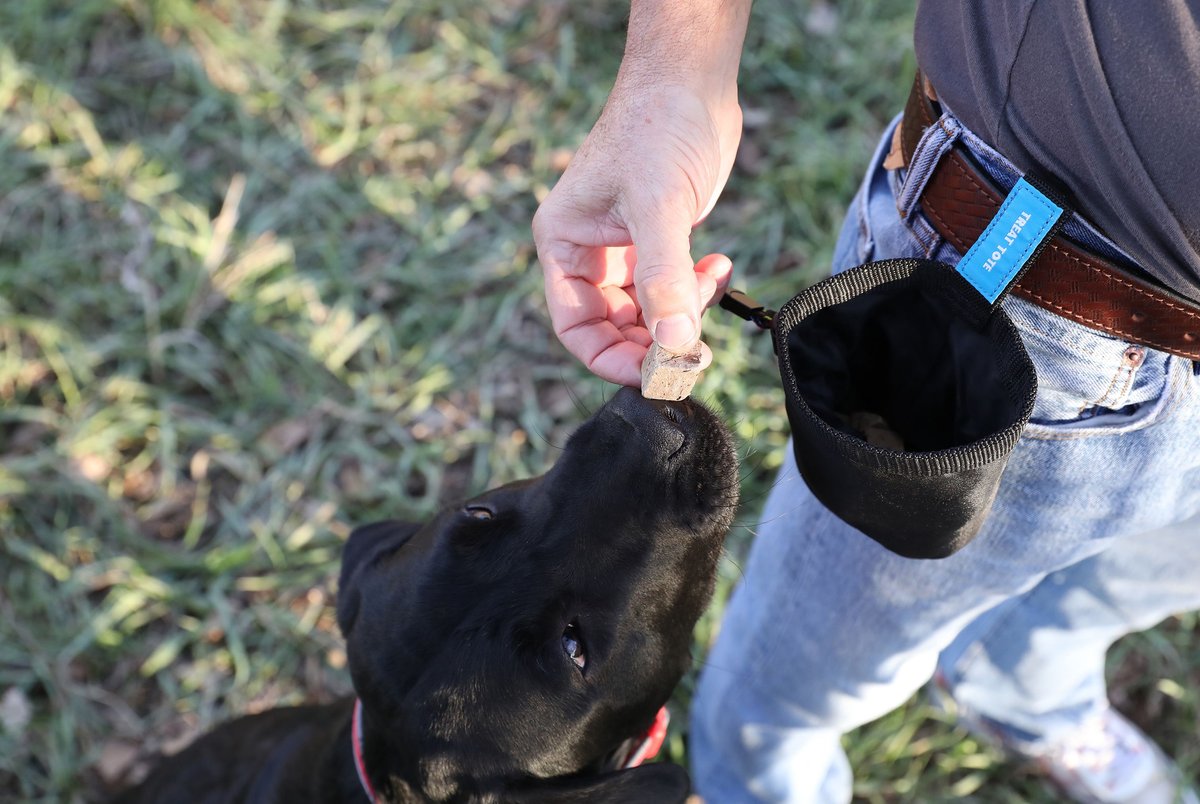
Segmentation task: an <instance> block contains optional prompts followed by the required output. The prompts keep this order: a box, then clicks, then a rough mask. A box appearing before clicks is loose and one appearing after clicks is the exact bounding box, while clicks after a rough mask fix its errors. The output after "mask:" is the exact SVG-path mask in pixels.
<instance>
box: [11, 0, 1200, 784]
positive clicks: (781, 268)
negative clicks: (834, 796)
mask: <svg viewBox="0 0 1200 804" xmlns="http://www.w3.org/2000/svg"><path fill="white" fill-rule="evenodd" d="M624 13H625V9H624V5H623V4H622V3H601V4H580V3H575V4H568V3H564V2H561V0H555V1H553V2H542V3H534V2H529V0H503V1H502V2H495V3H477V2H465V1H464V0H439V2H433V0H404V1H403V2H396V3H385V2H377V1H375V0H363V2H358V3H354V4H344V3H337V2H332V1H330V0H323V1H322V2H318V1H317V0H246V1H244V2H234V0H206V1H205V2H190V0H158V1H157V2H135V1H134V0H23V2H19V3H16V2H10V3H3V4H0V528H2V529H3V539H2V541H0V696H4V697H3V698H2V699H0V713H3V718H2V719H3V721H4V723H5V724H7V725H4V726H0V799H4V800H14V801H92V800H98V799H100V798H102V797H103V796H104V794H105V793H106V792H107V791H108V790H109V789H110V786H111V785H112V784H114V783H115V782H117V781H119V780H118V779H116V778H114V777H115V776H119V775H120V774H121V773H136V772H138V770H139V769H142V768H144V760H145V759H146V758H148V757H151V756H152V755H153V754H154V753H155V752H156V751H158V750H160V749H164V748H165V749H171V748H173V747H178V746H179V745H180V744H182V743H183V742H184V741H185V740H187V739H189V738H190V737H192V736H194V735H195V734H196V733H197V732H198V731H200V730H203V729H205V728H207V727H208V726H210V725H211V724H213V723H215V722H217V721H219V720H221V719H223V718H225V717H228V716H230V715H233V714H237V713H243V712H247V711H255V710H258V709H262V708H265V707H269V706H274V705H277V704H285V703H295V702H299V701H302V700H322V699H328V698H330V697H332V696H335V695H338V694H342V693H345V692H346V691H347V690H348V689H349V685H348V680H347V676H346V672H345V656H344V654H343V653H342V648H341V642H340V639H339V637H338V635H337V633H336V629H335V627H334V624H333V618H332V609H331V604H332V600H333V595H334V591H335V589H334V579H335V577H336V571H337V560H338V554H339V549H340V545H341V543H342V541H343V540H344V538H345V536H346V535H347V533H348V532H349V530H350V529H351V528H352V527H353V525H354V524H356V523H362V522H367V521H370V520H372V519H375V518H380V517H384V516H394V517H423V516H427V515H428V514H430V513H431V512H432V511H434V510H435V509H436V508H437V507H438V506H439V505H440V504H441V503H444V502H446V501H448V500H452V499H454V498H456V497H459V496H461V495H463V494H466V493H469V492H472V491H476V490H479V489H482V488H484V487H487V486H490V485H494V484H497V483H501V482H504V481H507V480H511V479H514V478H518V477H523V476H527V475H529V474H532V473H536V472H539V471H541V470H542V469H544V468H545V467H546V466H548V465H549V464H550V463H551V462H552V461H553V459H554V456H555V454H556V445H560V444H562V443H563V441H564V440H565V439H566V437H567V435H568V434H569V433H570V431H571V429H572V428H573V427H574V426H575V425H577V424H578V423H579V422H580V421H581V420H582V418H583V416H584V411H586V410H587V409H589V408H594V407H595V406H596V405H597V404H598V403H599V402H601V401H602V400H603V398H604V396H605V394H606V393H608V392H609V389H608V388H606V387H605V386H604V385H603V384H602V383H600V382H599V381H597V380H595V379H593V378H590V377H589V376H587V375H586V374H585V373H584V371H583V370H582V369H581V368H580V367H579V366H578V365H576V364H575V363H574V362H573V361H572V360H570V359H568V357H567V356H566V354H565V353H564V351H563V350H562V349H561V347H559V345H558V343H557V341H556V340H555V338H554V336H553V333H552V332H551V330H550V329H549V326H548V323H547V316H546V313H545V309H544V306H543V302H542V296H541V279H540V272H539V270H538V268H537V265H536V260H535V256H534V251H533V247H532V242H531V238H530V234H529V221H530V219H531V217H532V215H533V211H534V209H535V208H536V204H537V200H538V199H539V198H540V197H542V196H543V195H544V194H545V192H546V191H547V190H548V188H549V187H550V186H552V184H553V182H554V181H555V179H556V176H557V175H558V173H559V172H560V171H561V169H562V167H563V166H564V164H565V162H566V160H567V159H568V158H569V155H570V153H571V150H572V149H573V148H574V147H575V146H577V145H578V143H579V142H580V141H581V139H582V137H583V135H584V134H585V133H586V130H587V128H588V126H589V125H590V123H591V122H592V121H593V120H594V119H595V117H596V115H597V114H598V112H599V109H600V106H601V104H602V103H603V100H604V97H605V95H606V93H607V90H608V88H609V86H610V84H611V81H612V77H613V75H614V74H615V70H616V65H617V63H618V60H619V56H620V49H621V42H622V40H623V17H624ZM911 13H912V11H911V8H910V4H909V3H908V2H906V0H854V2H849V3H847V4H845V5H844V6H839V11H838V13H837V14H836V15H835V16H834V17H833V20H834V21H835V23H836V24H835V26H834V28H833V30H829V28H828V26H827V25H824V24H822V23H823V22H828V20H829V17H828V15H827V14H826V15H825V17H822V16H821V14H820V13H819V12H818V13H816V14H815V15H814V14H813V12H812V11H811V9H810V8H809V7H808V6H807V5H806V4H804V3H791V2H785V0H760V2H759V3H758V4H757V5H756V10H755V17H754V21H753V23H752V29H751V32H750V35H749V42H748V47H747V51H746V56H745V59H744V67H743V77H744V81H743V86H744V94H743V103H744V105H745V107H746V109H747V112H748V114H747V124H748V131H747V137H746V148H745V149H744V151H743V153H742V155H741V157H740V158H739V169H738V170H737V171H736V173H735V176H734V178H733V180H732V181H731V183H730V187H729V189H728V191H727V193H726V197H725V199H724V201H723V203H722V204H721V205H720V206H719V207H718V209H717V211H716V212H715V213H714V214H713V215H712V216H711V218H710V220H709V221H708V222H707V223H706V225H705V227H704V229H703V231H702V232H701V233H700V234H699V235H698V238H697V239H698V241H699V242H698V243H697V248H698V250H699V249H705V250H708V249H713V248H719V249H722V250H724V251H726V252H727V253H729V254H730V255H731V256H732V257H733V258H734V262H735V266H736V270H737V273H738V280H737V281H738V284H739V285H741V286H743V287H746V288H748V289H750V290H752V291H753V292H754V293H755V294H756V295H757V296H759V297H760V298H762V299H763V300H765V301H770V302H773V303H776V304H778V303H781V302H782V301H784V300H785V299H786V298H787V297H788V296H789V295H790V294H791V293H792V292H794V291H795V290H796V289H797V288H799V287H801V286H803V285H805V284H808V283H810V282H812V281H814V280H816V279H817V278H819V277H820V276H821V275H822V274H823V273H824V272H825V271H826V270H827V263H828V259H829V255H830V252H831V249H832V244H833V239H834V236H835V233H836V229H837V226H838V223H839V222H840V219H841V216H842V211H843V209H844V207H845V204H846V202H847V201H848V199H849V197H850V195H851V194H852V193H853V190H854V187H855V185H856V183H857V181H858V178H859V175H860V173H861V170H862V168H863V166H864V163H865V161H866V159H867V156H868V155H869V153H870V150H871V148H872V146H873V143H874V139H875V137H876V136H877V134H878V132H879V130H880V129H881V127H882V126H883V124H884V123H885V121H886V120H887V119H888V118H889V117H890V116H891V114H892V113H893V112H894V111H895V110H896V108H897V107H898V105H899V103H900V102H901V100H902V99H903V97H904V92H905V90H906V87H907V84H908V81H909V76H910V75H911V71H912V67H913V60H912V56H911V54H910V53H909V40H910V34H909V30H910V25H911ZM706 333H707V337H708V339H709V341H710V343H711V344H712V346H713V349H714V351H715V352H716V355H717V360H716V366H715V367H714V369H713V370H712V371H711V372H710V373H709V375H708V377H707V378H706V379H705V380H704V382H703V384H702V385H701V386H700V387H699V391H698V393H699V394H700V395H701V396H703V397H705V398H708V399H709V400H711V401H713V402H714V403H715V404H717V405H718V406H719V407H720V408H721V409H722V410H724V411H725V415H726V418H727V419H728V420H729V421H730V422H731V424H732V425H733V426H734V428H735V430H736V432H737V435H738V437H739V439H740V441H741V444H742V448H743V454H744V455H745V456H746V461H745V498H746V506H745V510H744V512H743V515H742V520H741V521H742V525H743V527H739V528H738V529H737V530H735V533H734V535H733V536H732V537H731V540H730V544H729V560H728V561H727V562H726V564H725V565H724V566H723V568H722V579H721V589H720V594H719V596H718V600H717V602H716V604H715V605H714V608H713V611H712V614H711V616H709V617H708V618H706V619H705V621H704V622H703V623H702V624H701V626H700V627H699V628H698V629H697V642H698V646H699V648H700V650H703V647H704V645H706V644H707V642H708V640H709V639H710V638H711V635H712V633H713V629H714V628H715V624H716V622H717V620H718V618H719V611H720V605H721V602H722V601H723V599H724V598H725V596H727V594H728V592H729V589H730V588H731V586H732V585H733V583H735V582H736V579H737V576H738V572H739V570H738V566H739V562H740V560H741V557H742V556H743V555H744V553H745V550H746V547H747V544H748V541H749V535H748V534H749V528H750V525H751V524H752V523H753V521H754V518H755V514H756V510H757V507H758V506H759V505H760V504H761V500H762V497H763V495H764V494H765V492H766V489H767V488H768V486H769V484H770V482H771V477H772V475H773V471H774V469H775V468H776V467H777V465H778V463H779V460H780V457H781V454H782V453H781V448H782V446H783V444H784V443H785V439H786V416H785V414H784V411H783V407H782V403H783V400H782V393H781V391H780V390H779V388H778V387H777V381H776V378H775V374H774V371H775V369H774V364H773V360H772V357H771V350H770V345H769V344H768V343H767V341H766V340H765V339H764V338H763V337H761V336H758V335H755V334H753V333H751V332H749V331H748V330H747V329H746V328H745V327H743V326H742V325H741V324H740V322H737V321H732V320H730V319H729V318H728V317H726V316H724V315H723V314H721V313H714V314H710V316H709V319H708V321H707V323H706ZM1194 631H1195V620H1194V619H1184V620H1181V621H1173V622H1172V623H1170V624H1168V625H1167V626H1165V627H1162V628H1160V629H1157V630H1156V631H1154V632H1151V633H1150V634H1148V635H1144V636H1139V637H1136V638H1133V639H1130V640H1127V641H1125V642H1123V643H1122V644H1121V645H1120V646H1119V647H1118V650H1117V651H1115V652H1114V657H1113V674H1114V681H1115V687H1114V696H1115V697H1116V698H1117V699H1118V702H1119V703H1120V704H1121V705H1122V706H1123V707H1124V708H1125V709H1126V711H1130V712H1132V713H1133V714H1134V716H1135V717H1136V718H1137V719H1139V721H1140V722H1142V723H1143V724H1144V725H1147V726H1148V727H1149V728H1150V729H1151V730H1152V731H1153V732H1154V733H1155V734H1156V735H1158V736H1159V737H1160V738H1162V741H1163V742H1164V744H1166V745H1168V746H1169V747H1170V748H1172V749H1173V750H1174V751H1175V752H1176V754H1177V755H1178V756H1179V757H1180V759H1181V760H1182V761H1183V763H1184V764H1185V766H1186V767H1188V768H1190V769H1193V770H1194V769H1196V768H1197V767H1200V746H1198V745H1196V741H1195V740H1194V734H1195V732H1196V718H1197V711H1198V708H1197V702H1198V700H1200V698H1198V695H1197V690H1200V678H1198V674H1197V668H1200V655H1197V653H1198V649H1197V648H1196V647H1195V640H1194V639H1193V638H1192V635H1193V634H1194ZM691 683H692V680H691V679H687V680H685V683H684V684H683V685H681V689H680V694H679V696H678V700H677V703H679V705H680V706H682V705H683V704H684V701H685V699H686V696H687V694H688V691H689V690H690V688H691ZM24 706H28V708H29V715H30V719H29V720H28V722H27V723H24V718H23V717H22V716H21V714H22V713H21V710H22V709H23V708H24ZM682 714H683V713H682V711H679V712H677V717H676V719H675V723H676V727H675V731H674V733H673V735H672V740H671V743H670V745H669V749H670V751H669V753H670V755H671V756H672V757H673V758H675V759H679V760H683V759H684V739H685V723H684V718H683V717H682ZM847 745H848V750H849V751H850V754H851V757H852V759H853V760H854V763H855V765H856V768H857V771H858V782H857V787H858V792H859V794H860V795H861V798H862V800H863V801H872V802H876V801H878V802H884V801H921V802H927V801H939V800H951V799H960V798H972V799H973V800H977V801H996V802H1001V801H1049V800H1052V798H1051V797H1050V796H1049V794H1048V793H1047V792H1046V791H1045V789H1044V788H1043V787H1042V785H1041V783H1040V782H1039V781H1038V780H1037V779H1036V778H1035V777H1033V776H1032V775H1030V774H1029V773H1027V772H1025V771H1023V770H1022V769H1020V768H1014V767H1012V766H1008V765H1005V764H1003V763H1002V762H1001V760H1000V758H999V757H997V756H996V755H995V754H993V753H991V752H990V751H988V750H986V749H984V748H981V747H980V746H978V745H977V744H975V743H974V742H973V741H972V740H971V739H970V738H969V737H967V736H966V735H965V734H964V733H962V732H960V731H957V730H954V729H953V728H952V727H951V726H950V725H949V724H948V722H947V721H946V720H945V719H944V717H943V716H940V715H936V714H934V713H932V712H931V711H930V710H929V709H928V708H927V707H926V706H925V705H924V704H923V703H922V702H921V701H920V700H919V699H918V700H914V701H913V702H912V703H911V704H910V705H909V706H908V707H906V708H905V709H903V710H901V711H899V712H896V713H893V714H892V715H889V716H888V717H886V718H884V719H883V720H881V721H880V722H878V723H876V724H872V725H871V726H868V727H866V728H864V729H862V730H860V731H859V732H857V733H855V734H854V735H852V736H851V737H850V738H849V739H848V741H847ZM993 782H995V783H996V784H992V783H993Z"/></svg>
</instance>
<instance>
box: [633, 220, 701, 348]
mask: <svg viewBox="0 0 1200 804" xmlns="http://www.w3.org/2000/svg"><path fill="white" fill-rule="evenodd" d="M679 220H680V221H684V222H683V223H682V225H681V224H679V223H676V224H674V225H669V224H667V225H663V224H660V225H659V226H651V227H649V228H648V229H647V231H644V232H634V233H633V234H634V238H633V240H634V243H635V245H636V249H637V264H636V266H635V267H634V274H633V276H634V285H635V286H636V288H637V298H638V301H639V302H640V304H641V307H642V318H643V319H644V320H645V322H646V329H648V330H649V331H650V332H651V333H653V335H654V339H655V340H656V341H658V342H659V344H661V345H662V346H663V347H664V348H666V349H669V350H671V351H676V352H684V351H687V350H688V349H690V348H691V347H692V346H693V345H694V344H695V343H696V341H697V340H699V338H700V309H701V307H700V287H699V284H698V282H697V279H696V273H695V270H694V266H693V264H692V257H691V253H690V243H689V240H688V238H689V235H690V234H691V221H689V220H687V219H686V218H680V219H679Z"/></svg>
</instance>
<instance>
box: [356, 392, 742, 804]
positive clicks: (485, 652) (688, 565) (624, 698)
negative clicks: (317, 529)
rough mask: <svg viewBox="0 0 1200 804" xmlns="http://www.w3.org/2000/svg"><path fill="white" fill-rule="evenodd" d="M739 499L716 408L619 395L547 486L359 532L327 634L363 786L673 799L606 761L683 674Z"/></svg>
mask: <svg viewBox="0 0 1200 804" xmlns="http://www.w3.org/2000/svg"><path fill="white" fill-rule="evenodd" d="M737 486H738V477H737V462H736V455H735V453H734V450H733V446H732V442H731V439H730V437H729V435H728V432H727V431H726V430H725V428H724V427H723V426H722V425H721V424H720V423H719V422H718V421H717V419H716V418H715V417H714V416H713V415H712V414H710V413H709V412H708V411H707V410H705V409H704V408H703V407H701V406H700V405H698V404H696V403H694V402H690V401H684V402H677V403H663V402H650V401H646V400H644V399H642V397H641V396H640V395H639V394H638V393H637V392H636V391H632V390H630V389H623V390H622V391H620V392H618V393H617V395H616V396H615V397H614V398H613V400H612V401H611V402H609V403H608V404H607V405H606V406H605V407H604V408H602V409H601V410H600V411H599V412H598V413H596V414H595V415H594V416H592V418H591V419H590V420H588V422H586V423H585V424H584V425H583V426H582V427H580V428H579V430H578V431H577V432H576V433H575V434H574V435H573V436H572V437H571V439H570V441H569V443H568V444H567V446H566V449H565V451H564V452H563V454H562V456H561V457H560V458H559V459H558V462H557V463H556V464H555V466H554V468H553V469H552V470H551V471H550V472H548V473H547V474H545V475H543V476H541V477H539V478H536V479H533V480H526V481H521V482H518V483H513V484H510V485H507V486H503V487H501V488H498V489H495V490H493V491H490V492H487V493H485V494H482V495H480V496H478V497H475V498H472V499H470V500H468V501H467V502H465V503H464V504H463V505H461V506H459V507H457V508H454V509H453V510H447V511H445V512H443V513H442V514H441V515H439V516H438V517H437V518H436V519H434V520H433V521H432V522H430V523H428V524H426V525H424V526H415V525H402V524H399V523H381V524H378V525H372V526H368V527H365V528H360V529H358V530H356V531H355V532H354V533H353V534H352V535H351V537H350V541H349V542H348V543H347V545H346V549H345V555H344V557H343V564H342V575H341V583H340V591H339V593H338V622H339V624H340V626H341V629H342V632H343V633H344V634H345V636H346V640H347V645H348V655H349V661H350V671H351V675H352V677H353V680H354V686H355V689H356V691H357V692H358V695H359V698H360V699H361V700H362V702H363V711H364V715H363V730H364V759H365V764H366V767H367V768H368V772H369V774H370V776H371V778H372V782H373V783H374V784H375V785H376V786H377V787H378V789H379V790H380V791H381V792H382V791H388V792H389V793H390V794H391V796H392V797H393V799H394V800H397V801H413V802H425V801H432V802H449V801H480V802H487V801H496V802H501V801H506V802H541V801H578V802H618V801H620V802H638V801H646V802H650V801H653V802H672V801H682V800H683V798H684V797H685V796H686V794H687V788H688V784H687V777H686V773H685V772H684V771H683V770H682V769H681V768H678V767H675V766H671V765H649V766H644V767H641V768H637V769H632V770H626V771H615V772H603V771H602V770H601V768H602V767H603V766H604V764H605V760H606V758H607V757H609V756H610V755H611V754H612V753H613V751H614V750H616V749H617V748H618V746H620V745H621V744H622V743H624V742H625V741H627V740H628V739H629V738H633V737H636V736H637V735H640V734H644V733H645V731H646V729H647V728H648V727H649V726H650V724H651V722H652V721H653V720H654V716H655V713H656V712H657V710H658V709H659V707H661V706H662V704H663V703H664V702H665V701H666V700H667V698H668V697H669V696H670V693H671V690H672V688H673V687H674V686H675V685H676V684H677V683H678V681H679V679H680V678H681V676H682V675H683V673H684V672H685V670H686V669H687V667H688V664H689V661H690V646H691V632H692V628H693V626H694V625H695V623H696V620H697V619H698V618H699V616H700V614H701V613H702V612H703V609H704V607H705V606H706V605H707V603H708V600H709V598H710V596H711V594H712V588H713V581H714V577H715V574H716V566H717V561H718V558H719V555H720V550H721V545H722V541H723V539H724V536H725V534H726V533H727V531H728V529H729V525H730V522H731V520H732V517H733V514H734V508H735V507H736V503H737Z"/></svg>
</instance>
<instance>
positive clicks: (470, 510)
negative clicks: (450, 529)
mask: <svg viewBox="0 0 1200 804" xmlns="http://www.w3.org/2000/svg"><path fill="white" fill-rule="evenodd" d="M463 510H464V511H466V512H467V516H469V517H471V518H472V519H484V520H486V519H491V518H492V517H494V516H495V515H496V513H495V511H493V510H492V509H491V508H489V507H488V506H486V505H468V506H465V507H464V508H463Z"/></svg>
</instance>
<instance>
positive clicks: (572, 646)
mask: <svg viewBox="0 0 1200 804" xmlns="http://www.w3.org/2000/svg"><path fill="white" fill-rule="evenodd" d="M562 648H563V653H565V654H567V656H569V657H570V658H571V661H573V662H575V666H576V667H578V668H579V669H580V670H582V669H584V668H585V667H586V666H587V651H585V650H584V647H583V637H582V636H581V635H580V634H579V626H578V625H576V624H575V623H568V624H567V627H566V628H564V629H563V633H562Z"/></svg>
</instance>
